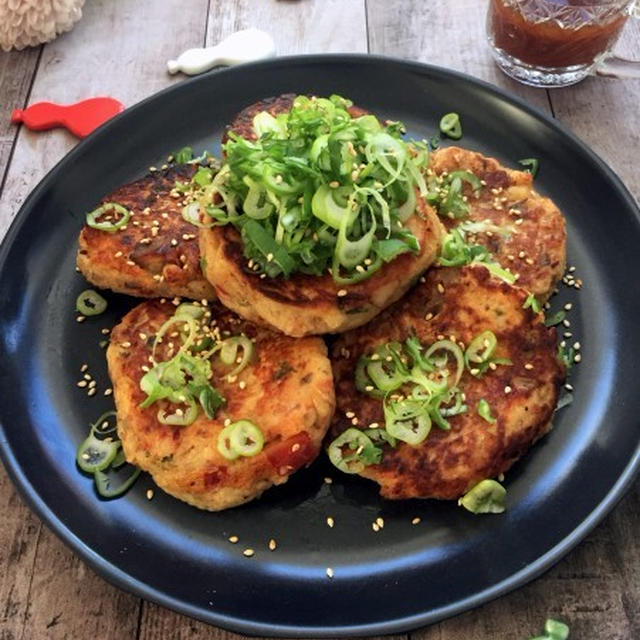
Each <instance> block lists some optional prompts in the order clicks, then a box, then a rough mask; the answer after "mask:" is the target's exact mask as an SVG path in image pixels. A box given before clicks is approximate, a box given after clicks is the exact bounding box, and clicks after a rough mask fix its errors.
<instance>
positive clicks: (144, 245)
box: [77, 165, 215, 300]
mask: <svg viewBox="0 0 640 640" xmlns="http://www.w3.org/2000/svg"><path fill="white" fill-rule="evenodd" d="M194 170H195V169H194V167H193V166H191V165H178V166H176V167H172V168H170V169H168V170H166V171H156V172H154V173H152V174H150V175H148V176H145V177H144V178H141V179H139V180H135V181H134V182H131V183H129V184H126V185H123V186H122V187H119V188H118V189H116V190H115V191H114V192H113V193H111V194H109V195H107V196H105V197H104V198H103V199H102V200H101V204H102V203H104V202H116V203H118V204H120V205H122V206H124V207H126V208H127V209H129V210H131V211H132V215H131V219H130V221H129V223H128V224H127V225H126V227H123V228H122V229H121V230H120V231H117V232H115V233H108V232H105V231H99V230H97V229H93V228H91V227H89V226H88V225H86V224H85V226H84V227H83V228H82V231H81V232H80V236H79V239H78V254H77V265H78V268H79V269H80V271H81V272H82V273H83V275H84V276H85V277H86V278H87V280H88V281H89V282H91V283H92V284H94V285H96V286H98V287H101V288H103V289H111V290H113V291H116V292H118V293H125V294H128V295H132V296H137V297H145V298H147V297H149V298H150V297H156V296H157V297H160V296H166V297H174V296H182V297H185V298H191V299H195V300H200V299H203V298H206V299H214V298H215V292H214V290H213V287H212V286H211V285H210V284H209V282H208V281H207V280H206V278H205V277H204V276H203V274H202V269H201V268H200V252H199V248H198V242H197V232H198V229H197V227H194V226H193V225H191V224H189V223H188V222H186V221H185V220H184V219H183V218H182V206H183V204H182V199H181V198H179V197H173V196H172V195H171V190H172V189H173V188H174V186H175V183H176V181H177V180H178V181H182V182H186V181H188V180H189V179H190V178H191V176H192V175H193V172H194ZM154 227H155V228H157V229H158V231H157V232H155V231H153V228H154Z"/></svg>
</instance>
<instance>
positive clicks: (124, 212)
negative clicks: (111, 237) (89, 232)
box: [86, 202, 131, 233]
mask: <svg viewBox="0 0 640 640" xmlns="http://www.w3.org/2000/svg"><path fill="white" fill-rule="evenodd" d="M111 211H113V212H114V213H117V214H118V215H119V216H120V217H119V218H118V219H116V220H113V216H111V215H108V214H109V212H111ZM103 216H104V217H105V220H103V221H102V222H100V221H99V219H100V218H102V217H103ZM130 217H131V211H129V209H126V208H125V207H123V206H122V205H119V204H117V203H115V202H105V203H104V204H101V205H100V206H99V207H98V208H97V209H94V210H93V211H90V212H89V213H87V218H86V219H87V225H88V226H90V227H91V228H92V229H98V230H99V231H106V232H107V233H114V232H116V231H117V230H118V229H121V228H122V227H124V225H125V224H127V222H129V218H130Z"/></svg>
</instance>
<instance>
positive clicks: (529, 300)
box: [522, 293, 542, 313]
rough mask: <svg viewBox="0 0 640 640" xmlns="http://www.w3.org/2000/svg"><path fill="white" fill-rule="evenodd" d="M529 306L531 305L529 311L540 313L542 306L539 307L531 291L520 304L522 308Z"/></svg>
mask: <svg viewBox="0 0 640 640" xmlns="http://www.w3.org/2000/svg"><path fill="white" fill-rule="evenodd" d="M529 307H531V311H533V312H534V313H540V312H541V311H542V308H541V307H540V303H539V302H538V300H537V298H536V297H535V296H534V295H533V293H530V294H529V295H528V296H527V299H526V300H525V301H524V304H523V305H522V308H523V309H528V308H529Z"/></svg>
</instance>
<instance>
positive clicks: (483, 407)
mask: <svg viewBox="0 0 640 640" xmlns="http://www.w3.org/2000/svg"><path fill="white" fill-rule="evenodd" d="M478 415H479V416H480V417H481V418H482V419H483V420H486V421H487V422H489V423H491V424H495V422H496V419H495V418H494V417H493V416H492V415H491V406H490V405H489V403H488V402H487V401H486V400H485V399H484V398H480V400H478Z"/></svg>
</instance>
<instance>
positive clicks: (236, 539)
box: [228, 536, 240, 544]
mask: <svg viewBox="0 0 640 640" xmlns="http://www.w3.org/2000/svg"><path fill="white" fill-rule="evenodd" d="M228 540H229V542H230V543H231V544H236V542H238V540H240V538H238V536H229V538H228Z"/></svg>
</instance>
